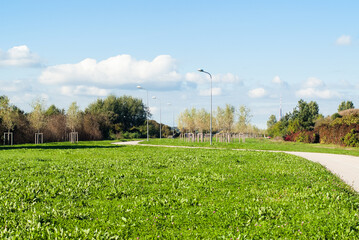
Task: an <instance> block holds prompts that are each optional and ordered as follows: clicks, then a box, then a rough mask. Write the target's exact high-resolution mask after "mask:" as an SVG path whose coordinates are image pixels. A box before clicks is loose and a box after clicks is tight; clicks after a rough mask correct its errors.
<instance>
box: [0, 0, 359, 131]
mask: <svg viewBox="0 0 359 240" xmlns="http://www.w3.org/2000/svg"><path fill="white" fill-rule="evenodd" d="M358 9H359V2H357V1H354V0H353V1H345V0H344V1H256V0H254V1H208V0H207V1H139V0H134V1H82V0H77V1H25V0H24V1H17V0H14V1H8V2H6V3H4V2H2V3H0V33H1V35H0V36H1V37H0V95H7V96H9V97H10V98H11V101H12V102H13V103H14V104H16V105H18V106H19V107H20V108H22V109H24V110H26V111H30V110H31V107H30V105H31V102H32V101H33V100H34V99H36V98H39V97H40V98H45V99H46V101H47V105H48V106H49V105H50V104H55V105H57V106H58V107H61V108H65V109H67V107H68V106H69V105H70V103H71V102H73V101H77V102H78V104H79V105H80V106H81V107H82V108H85V107H86V106H87V105H88V104H89V103H90V102H93V101H94V100H96V99H97V98H99V97H100V98H104V97H105V96H106V95H107V94H110V93H113V94H116V95H132V96H135V97H139V98H143V99H144V100H145V97H146V93H145V92H143V91H139V90H137V89H136V86H137V85H138V84H141V85H142V86H144V87H145V88H147V89H148V91H149V94H150V97H151V96H156V97H157V98H159V99H161V103H162V122H164V123H167V124H172V112H173V111H174V112H175V113H177V112H181V111H183V110H184V109H185V108H188V107H196V108H202V107H204V108H206V109H208V110H209V107H210V102H209V96H208V89H209V87H210V82H209V79H208V77H207V76H206V75H204V74H200V73H198V72H197V71H196V70H197V69H198V68H203V69H205V70H207V71H209V72H210V73H211V74H212V75H213V76H214V78H213V93H214V96H213V106H214V107H216V106H222V107H223V106H224V105H225V104H226V103H229V104H232V105H234V106H235V107H237V108H238V107H239V105H242V104H243V105H246V106H248V107H249V108H250V109H251V111H252V114H253V119H252V123H254V124H256V125H257V126H259V127H262V128H265V126H266V121H267V120H268V118H269V116H270V115H271V114H275V115H277V117H278V113H279V98H280V95H282V97H283V112H289V111H292V109H293V108H294V107H295V106H296V103H297V102H298V100H299V99H301V98H302V99H304V100H306V101H312V100H313V101H317V102H318V104H319V107H320V111H321V113H323V114H324V115H329V114H332V113H334V112H335V111H336V109H337V107H338V105H339V103H340V102H341V101H343V100H352V101H353V102H354V104H355V105H356V106H358V105H359V97H358V96H357V94H356V93H357V91H358V88H359V82H358V77H359V68H358V67H357V65H358V49H359V30H358V27H357V23H358V22H359V17H358V14H357V10H358ZM168 102H170V103H172V105H171V106H168V105H167V103H168ZM150 107H151V109H152V112H153V118H154V119H156V120H157V121H159V102H158V101H157V102H156V101H154V100H152V99H150Z"/></svg>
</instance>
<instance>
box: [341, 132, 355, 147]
mask: <svg viewBox="0 0 359 240" xmlns="http://www.w3.org/2000/svg"><path fill="white" fill-rule="evenodd" d="M342 141H343V143H344V145H345V146H348V147H359V134H358V131H356V130H355V129H352V130H351V131H350V132H349V133H347V134H346V135H345V137H344V138H343V139H342Z"/></svg>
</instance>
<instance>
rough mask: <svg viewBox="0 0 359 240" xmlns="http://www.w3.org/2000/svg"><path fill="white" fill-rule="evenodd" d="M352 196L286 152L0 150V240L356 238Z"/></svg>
mask: <svg viewBox="0 0 359 240" xmlns="http://www.w3.org/2000/svg"><path fill="white" fill-rule="evenodd" d="M358 208H359V195H358V194H357V193H355V192H354V191H353V190H352V189H351V188H350V187H349V186H348V185H346V184H344V183H343V182H342V181H341V180H340V179H339V178H338V177H337V176H334V175H332V174H331V173H330V172H328V171H327V170H326V169H325V168H324V167H322V166H321V165H319V164H316V163H313V162H310V161H307V160H305V159H302V158H299V157H295V156H291V155H287V154H284V153H268V152H255V151H232V150H228V149H214V150H211V149H182V148H160V147H149V146H114V145H111V144H110V143H109V142H83V143H79V144H76V145H71V144H67V143H54V144H44V145H41V146H34V145H20V146H15V147H0V238H1V239H6V238H9V239H92V238H94V239H154V238H156V239H158V238H160V239H161V238H162V239H193V238H198V239H262V238H264V239H278V238H282V239H293V238H294V239H297V238H308V239H313V238H314V239H325V238H329V239H332V238H335V239H358V238H359V215H358V214H359V211H358Z"/></svg>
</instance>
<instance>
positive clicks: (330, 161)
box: [285, 152, 359, 192]
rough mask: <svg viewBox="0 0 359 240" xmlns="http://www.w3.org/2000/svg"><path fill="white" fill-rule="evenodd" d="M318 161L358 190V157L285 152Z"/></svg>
mask: <svg viewBox="0 0 359 240" xmlns="http://www.w3.org/2000/svg"><path fill="white" fill-rule="evenodd" d="M285 153H289V154H293V155H296V156H299V157H303V158H306V159H308V160H310V161H313V162H317V163H320V164H321V165H323V166H324V167H326V168H327V169H328V170H330V171H331V172H332V173H334V174H336V175H338V176H339V177H340V178H341V179H342V180H343V181H344V182H346V183H347V184H349V185H350V186H352V187H353V188H354V189H355V191H357V192H359V157H355V156H349V155H339V154H330V153H309V152H285Z"/></svg>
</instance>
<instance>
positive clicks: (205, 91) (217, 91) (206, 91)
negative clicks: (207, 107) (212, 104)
mask: <svg viewBox="0 0 359 240" xmlns="http://www.w3.org/2000/svg"><path fill="white" fill-rule="evenodd" d="M221 94H222V89H221V88H212V96H220V95H221ZM199 95H200V96H211V89H202V90H199Z"/></svg>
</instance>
